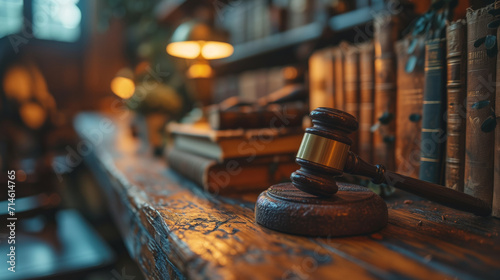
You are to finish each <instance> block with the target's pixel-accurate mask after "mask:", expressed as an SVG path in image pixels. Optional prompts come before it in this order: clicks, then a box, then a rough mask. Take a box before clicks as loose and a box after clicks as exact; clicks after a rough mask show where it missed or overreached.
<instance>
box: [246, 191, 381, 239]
mask: <svg viewBox="0 0 500 280" xmlns="http://www.w3.org/2000/svg"><path fill="white" fill-rule="evenodd" d="M337 184H338V186H339V191H338V192H337V193H336V194H335V195H334V196H333V197H330V198H319V197H316V196H314V195H310V194H308V193H305V192H303V191H301V190H299V189H297V188H296V187H294V186H293V184H292V183H283V184H278V185H274V186H271V187H270V188H269V189H267V190H266V191H264V192H262V193H261V194H260V195H259V198H258V199H257V203H256V204H255V220H256V221H257V223H259V224H260V225H262V226H265V227H267V228H270V229H273V230H276V231H280V232H284V233H290V234H296V235H306V236H318V237H327V236H329V237H333V236H347V235H358V234H366V233H371V232H374V231H377V230H379V229H381V228H383V227H385V225H387V205H386V204H385V202H384V200H383V199H382V198H381V197H380V196H378V195H377V194H375V193H373V192H372V191H370V190H368V189H367V188H363V187H361V186H358V185H352V184H346V183H337Z"/></svg>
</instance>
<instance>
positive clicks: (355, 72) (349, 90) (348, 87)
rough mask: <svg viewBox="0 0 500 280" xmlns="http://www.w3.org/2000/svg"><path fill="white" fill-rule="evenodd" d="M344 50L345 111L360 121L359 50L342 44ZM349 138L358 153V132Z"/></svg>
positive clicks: (352, 148) (354, 150)
mask: <svg viewBox="0 0 500 280" xmlns="http://www.w3.org/2000/svg"><path fill="white" fill-rule="evenodd" d="M341 45H342V46H341V48H342V49H343V50H344V111H346V112H347V113H349V114H351V115H353V116H354V117H355V118H356V119H359V50H358V47H357V46H355V45H350V44H348V43H342V44H341ZM349 137H350V138H351V140H352V146H351V150H352V151H353V152H355V153H358V150H359V149H358V132H357V131H356V132H354V133H352V134H351V135H349Z"/></svg>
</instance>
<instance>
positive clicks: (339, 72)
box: [332, 47, 345, 110]
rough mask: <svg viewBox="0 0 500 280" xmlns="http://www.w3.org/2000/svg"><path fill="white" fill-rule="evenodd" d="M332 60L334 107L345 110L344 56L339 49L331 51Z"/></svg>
mask: <svg viewBox="0 0 500 280" xmlns="http://www.w3.org/2000/svg"><path fill="white" fill-rule="evenodd" d="M332 58H333V63H334V70H333V75H334V79H333V84H334V87H335V89H334V94H333V98H334V101H333V103H334V105H335V108H336V109H339V110H345V108H344V102H345V99H344V54H343V52H342V49H341V48H340V47H335V48H333V49H332Z"/></svg>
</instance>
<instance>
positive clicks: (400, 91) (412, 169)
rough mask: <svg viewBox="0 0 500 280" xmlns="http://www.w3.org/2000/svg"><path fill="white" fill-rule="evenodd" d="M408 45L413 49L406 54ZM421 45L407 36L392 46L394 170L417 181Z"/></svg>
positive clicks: (419, 132) (420, 97)
mask: <svg viewBox="0 0 500 280" xmlns="http://www.w3.org/2000/svg"><path fill="white" fill-rule="evenodd" d="M411 44H416V47H415V48H414V51H413V52H412V53H411V54H408V49H409V47H410V45H411ZM424 46H425V44H424V38H423V37H408V38H405V39H402V40H400V41H398V42H397V43H396V54H397V57H398V72H397V75H398V81H397V86H398V88H397V101H396V159H395V160H396V171H397V172H398V173H401V174H403V175H406V176H410V177H412V178H418V175H419V171H420V152H421V151H420V136H421V131H422V106H423V104H422V103H423V96H424V93H423V92H424V90H423V87H424Z"/></svg>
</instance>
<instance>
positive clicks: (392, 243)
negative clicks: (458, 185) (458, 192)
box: [75, 113, 500, 279]
mask: <svg viewBox="0 0 500 280" xmlns="http://www.w3.org/2000/svg"><path fill="white" fill-rule="evenodd" d="M114 119H115V121H113V122H112V121H111V120H110V119H107V118H106V117H104V116H102V115H98V114H92V113H85V114H81V115H79V116H78V117H77V118H76V120H75V127H76V131H77V132H78V134H79V135H80V136H81V137H82V139H86V140H85V141H84V140H82V143H84V144H82V143H81V145H80V146H81V147H84V146H89V147H90V149H84V148H81V149H80V150H81V152H82V156H83V158H84V159H85V161H86V162H87V163H88V165H89V166H90V167H91V168H92V170H93V171H94V173H95V174H96V176H97V178H98V179H99V181H100V183H101V185H102V188H103V190H104V191H105V193H106V196H107V199H108V201H109V206H110V209H111V211H112V213H113V215H114V218H115V221H116V223H117V225H118V226H119V228H120V231H121V233H122V235H123V238H124V240H125V243H126V245H127V247H128V250H129V252H130V255H131V256H132V257H133V258H134V259H135V260H136V262H137V263H138V264H139V266H140V268H141V269H142V271H143V273H144V275H145V276H146V277H147V278H150V279H165V278H169V277H170V278H193V279H370V278H383V279H392V278H397V279H400V278H403V279H405V278H411V279H432V278H437V279H453V278H459V279H500V236H499V231H500V220H498V219H495V218H492V217H487V218H483V217H476V216H474V215H472V214H468V213H464V212H460V211H455V210H452V209H449V208H446V207H444V206H440V205H438V204H435V203H432V202H429V201H425V200H419V199H417V198H416V197H414V196H410V195H409V194H406V193H403V192H399V193H398V194H397V195H396V196H395V197H393V198H391V199H390V200H388V201H387V202H388V206H389V225H388V226H387V227H385V228H384V229H383V230H381V231H380V232H377V233H374V234H371V235H367V236H356V237H345V238H307V237H300V236H293V235H287V234H283V233H278V232H274V231H271V230H268V229H266V228H263V227H261V226H259V225H257V224H256V223H255V221H254V212H253V209H254V202H255V199H256V195H255V194H250V195H239V196H238V195H236V196H234V197H220V196H212V195H209V194H207V193H204V192H203V191H202V190H200V189H199V188H197V187H196V186H195V185H194V184H192V183H191V182H189V181H187V180H186V179H183V178H181V177H179V176H178V175H176V174H175V173H174V172H173V171H171V170H169V168H168V167H167V165H166V164H165V162H164V161H163V160H162V159H158V158H154V157H152V156H151V155H150V153H149V152H148V151H147V149H146V148H145V147H144V145H142V144H141V143H140V142H139V141H138V140H136V139H134V138H133V137H132V136H131V134H130V132H129V129H128V127H127V125H128V121H127V120H126V119H121V120H120V118H114ZM99 133H100V136H101V137H99ZM407 199H411V201H406V203H405V200H407Z"/></svg>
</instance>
